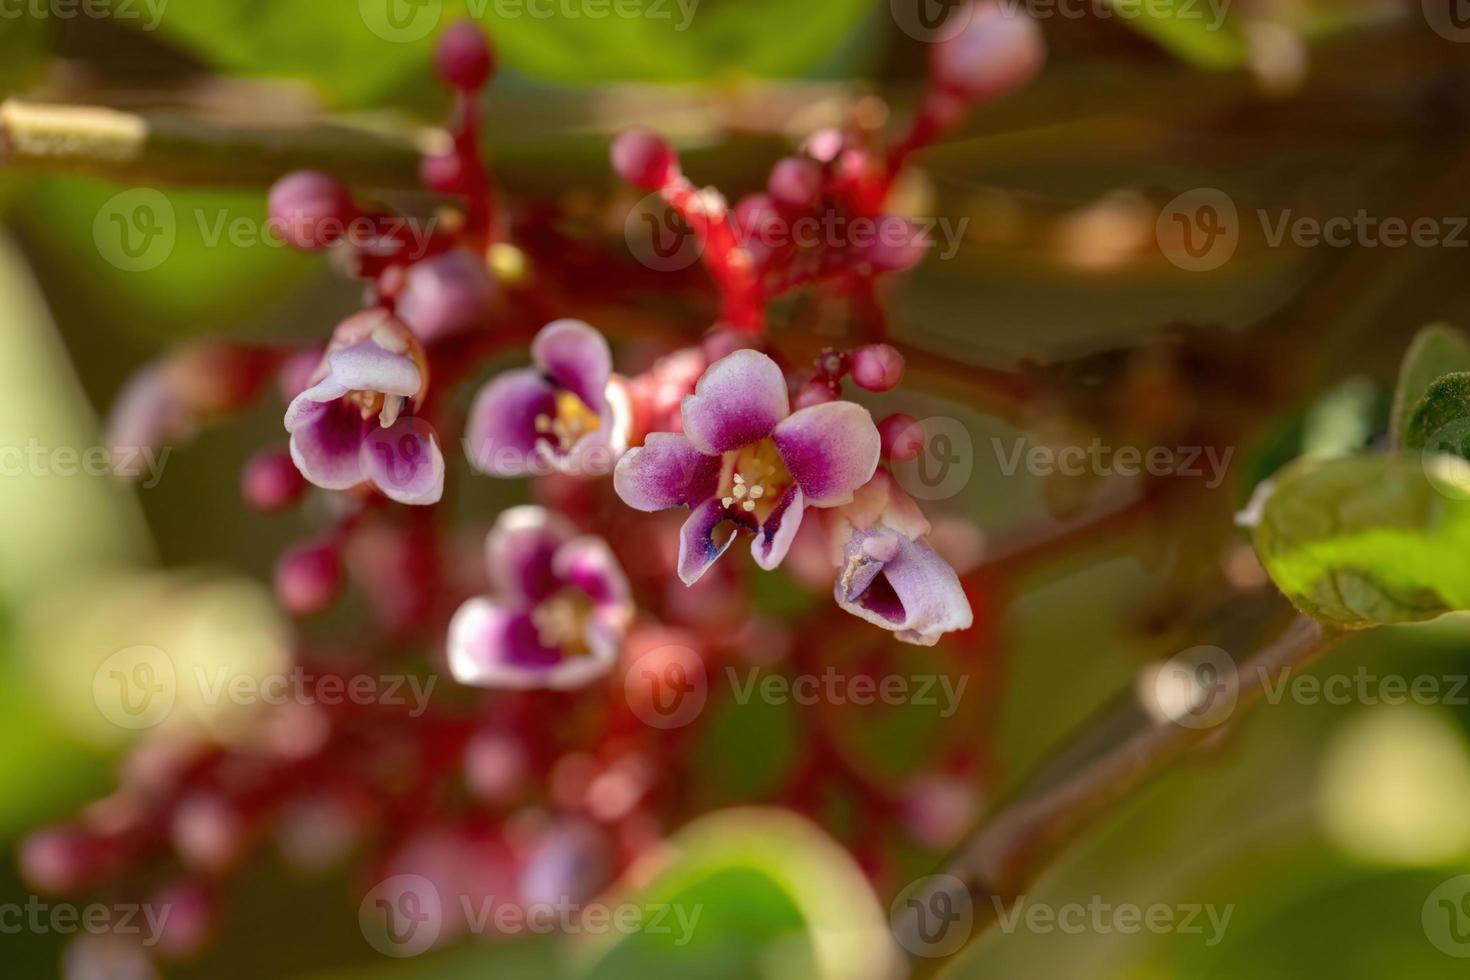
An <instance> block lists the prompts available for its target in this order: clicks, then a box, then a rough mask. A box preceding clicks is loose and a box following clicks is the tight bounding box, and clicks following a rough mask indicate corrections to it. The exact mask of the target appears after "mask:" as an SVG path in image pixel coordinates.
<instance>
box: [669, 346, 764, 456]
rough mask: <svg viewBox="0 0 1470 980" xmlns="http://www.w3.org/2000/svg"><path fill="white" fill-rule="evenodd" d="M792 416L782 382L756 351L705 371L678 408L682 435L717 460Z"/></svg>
mask: <svg viewBox="0 0 1470 980" xmlns="http://www.w3.org/2000/svg"><path fill="white" fill-rule="evenodd" d="M790 410H791V403H790V401H789V400H788V399H787V396H786V378H785V376H784V375H782V374H781V369H780V368H779V367H777V366H776V362H775V361H773V360H771V359H770V358H769V357H767V356H766V355H764V354H762V353H761V352H760V351H756V350H738V351H735V352H734V353H733V354H729V355H726V356H725V357H722V358H720V359H719V360H718V361H716V362H715V363H713V364H711V365H710V366H709V369H708V370H707V371H705V372H704V376H703V377H701V378H700V379H699V383H698V384H697V385H695V386H694V394H692V395H685V396H684V403H683V408H682V412H683V416H684V434H685V435H687V436H688V437H689V441H690V442H691V443H693V444H694V448H696V449H698V450H700V451H701V452H705V453H709V454H710V455H716V456H717V455H719V454H720V453H726V452H729V451H730V450H732V449H739V448H740V447H741V446H745V445H749V444H750V443H752V442H755V441H756V440H758V439H764V438H765V437H766V436H768V435H770V434H771V430H772V429H774V428H776V423H778V422H780V421H781V420H782V419H784V418H785V417H786V415H787V413H788V412H789V411H790Z"/></svg>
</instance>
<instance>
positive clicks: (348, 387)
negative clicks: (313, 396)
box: [317, 340, 424, 401]
mask: <svg viewBox="0 0 1470 980" xmlns="http://www.w3.org/2000/svg"><path fill="white" fill-rule="evenodd" d="M327 364H328V365H329V366H330V368H331V372H330V373H329V374H328V375H327V378H328V380H330V381H332V382H334V383H335V384H337V385H340V386H341V387H342V388H343V390H345V391H381V392H382V393H383V394H385V395H402V396H403V397H405V398H411V397H413V396H414V395H417V394H418V393H419V389H420V388H421V387H423V383H424V382H423V376H422V375H420V374H419V369H418V367H417V366H416V365H415V364H414V363H413V358H411V357H407V356H405V355H403V354H395V353H393V352H392V351H390V350H387V349H385V348H383V347H379V346H378V345H377V344H375V343H373V342H372V341H370V340H365V341H363V342H362V343H359V344H353V345H352V346H351V347H343V348H340V349H338V350H334V351H332V352H330V353H329V354H327ZM318 387H320V386H318ZM317 400H318V401H321V400H323V399H320V398H318V399H317Z"/></svg>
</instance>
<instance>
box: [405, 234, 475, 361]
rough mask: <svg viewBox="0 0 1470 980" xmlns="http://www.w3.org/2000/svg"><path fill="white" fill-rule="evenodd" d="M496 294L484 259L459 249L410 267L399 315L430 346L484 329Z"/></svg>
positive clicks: (467, 250) (466, 250)
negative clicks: (437, 341)
mask: <svg viewBox="0 0 1470 980" xmlns="http://www.w3.org/2000/svg"><path fill="white" fill-rule="evenodd" d="M495 294H496V284H495V278H494V277H493V276H492V275H491V274H490V268H489V266H487V265H486V264H485V260H484V258H483V257H481V256H480V255H479V254H478V253H477V252H472V251H470V250H469V249H463V248H456V249H453V250H452V251H448V252H445V253H443V254H442V255H436V256H434V257H433V258H431V259H426V260H424V261H423V262H416V263H414V264H413V265H412V266H410V267H409V270H408V281H407V282H406V283H405V284H404V287H403V292H402V293H401V294H400V295H399V297H398V305H397V312H398V316H399V317H400V318H402V320H403V321H404V322H405V323H407V324H408V326H409V328H410V329H411V330H413V332H414V334H415V335H416V336H417V337H418V338H419V340H421V341H424V342H425V343H428V342H430V341H434V340H439V339H441V338H443V337H447V336H450V335H452V334H456V333H459V332H460V331H462V330H467V329H470V328H472V327H475V326H483V325H484V324H485V319H486V317H487V316H488V315H489V313H490V308H491V306H492V305H493V303H494V301H495Z"/></svg>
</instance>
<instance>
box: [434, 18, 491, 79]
mask: <svg viewBox="0 0 1470 980" xmlns="http://www.w3.org/2000/svg"><path fill="white" fill-rule="evenodd" d="M434 65H435V67H436V68H438V70H439V77H440V78H442V79H444V81H445V82H447V83H449V84H450V85H452V86H453V87H454V88H457V89H460V90H461V91H464V92H473V91H475V90H476V89H478V88H480V87H481V86H483V85H484V84H485V83H486V82H488V81H489V80H490V76H491V75H492V74H494V72H495V55H494V53H493V52H492V51H491V50H490V42H489V40H488V39H487V38H486V37H485V32H484V31H482V30H480V27H479V25H478V24H476V23H475V22H474V21H472V20H461V21H457V22H456V23H454V24H451V25H450V27H449V29H448V30H446V31H445V32H444V33H443V34H441V35H440V36H439V47H438V49H437V50H436V51H435V52H434Z"/></svg>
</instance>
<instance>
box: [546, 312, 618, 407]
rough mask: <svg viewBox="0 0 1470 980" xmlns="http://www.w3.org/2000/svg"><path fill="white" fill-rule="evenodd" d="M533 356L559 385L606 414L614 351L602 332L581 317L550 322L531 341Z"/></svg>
mask: <svg viewBox="0 0 1470 980" xmlns="http://www.w3.org/2000/svg"><path fill="white" fill-rule="evenodd" d="M531 359H532V360H533V361H535V362H536V365H537V366H538V367H539V368H541V370H543V371H545V372H546V374H547V375H549V376H550V378H551V380H552V382H553V383H555V385H556V386H557V387H558V388H564V389H566V390H567V391H570V392H571V393H572V394H574V395H576V396H577V397H578V398H580V399H582V403H583V404H585V405H586V406H587V407H588V408H590V409H592V411H593V412H595V413H597V414H598V415H601V414H602V409H603V393H604V392H605V391H606V389H607V382H608V379H609V378H611V377H612V351H611V350H609V349H608V346H607V340H606V338H604V337H603V336H602V334H600V333H598V332H597V331H596V330H594V329H592V328H591V327H590V326H588V325H587V324H585V323H583V322H582V321H581V320H557V321H555V322H554V323H548V324H547V325H546V326H544V327H542V328H541V332H540V333H538V334H537V335H536V339H535V340H533V341H531Z"/></svg>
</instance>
